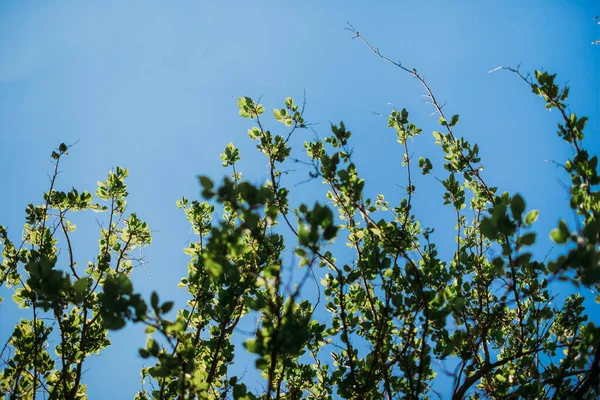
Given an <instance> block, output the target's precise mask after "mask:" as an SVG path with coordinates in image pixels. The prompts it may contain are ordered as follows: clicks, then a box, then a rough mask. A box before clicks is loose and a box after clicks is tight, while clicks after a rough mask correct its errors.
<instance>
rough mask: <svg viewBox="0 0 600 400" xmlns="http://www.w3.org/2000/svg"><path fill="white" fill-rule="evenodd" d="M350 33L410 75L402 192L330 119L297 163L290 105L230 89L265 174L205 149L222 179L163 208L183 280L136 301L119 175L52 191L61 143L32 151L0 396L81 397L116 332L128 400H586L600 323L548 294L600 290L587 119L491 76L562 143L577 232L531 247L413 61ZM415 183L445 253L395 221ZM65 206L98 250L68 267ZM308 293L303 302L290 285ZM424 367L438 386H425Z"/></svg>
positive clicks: (599, 198) (545, 76) (532, 237)
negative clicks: (140, 341) (540, 115)
mask: <svg viewBox="0 0 600 400" xmlns="http://www.w3.org/2000/svg"><path fill="white" fill-rule="evenodd" d="M350 30H351V31H352V32H353V35H354V37H355V38H357V39H358V40H361V41H363V42H364V43H365V45H366V46H367V47H368V48H369V49H370V50H371V51H372V52H373V53H375V55H377V56H379V57H380V58H382V59H383V60H385V61H387V62H389V63H392V64H393V65H395V66H396V67H398V69H399V72H401V73H407V74H410V75H412V76H413V77H414V78H415V79H416V80H417V81H418V82H419V83H420V84H421V85H422V87H423V88H424V90H425V92H426V95H427V98H428V100H429V101H430V102H431V104H432V105H433V107H434V111H435V112H436V114H437V115H438V117H439V126H440V127H439V131H435V132H433V142H434V143H435V145H436V146H437V147H438V148H439V150H441V153H440V157H439V158H438V159H433V160H432V159H430V158H427V157H422V156H419V155H418V154H417V155H415V154H413V151H412V148H411V146H412V144H413V143H414V141H416V140H423V141H425V140H428V138H427V136H428V135H422V133H423V132H422V130H421V129H420V128H419V127H418V126H417V125H416V124H414V123H412V122H411V119H410V114H409V112H408V110H406V109H394V110H392V111H391V112H390V114H389V116H388V117H387V126H388V127H389V128H390V129H391V130H392V131H393V132H394V133H395V135H396V141H397V144H398V146H399V148H400V149H401V151H402V156H401V157H402V165H403V167H404V173H405V174H406V180H405V182H406V184H405V187H404V194H403V197H402V199H401V200H400V201H399V202H394V203H391V202H390V201H388V200H386V198H385V197H384V194H378V195H377V196H375V197H369V196H368V195H366V194H365V191H364V186H365V181H364V179H362V178H361V175H360V171H359V170H358V168H357V166H356V164H355V163H354V161H353V148H352V133H351V131H350V130H349V129H348V128H347V127H346V126H345V125H344V123H343V122H340V123H339V124H335V125H332V126H331V132H330V133H329V134H328V136H326V137H325V138H322V139H319V138H316V139H314V140H312V141H307V142H305V143H304V151H305V154H306V155H305V158H304V159H302V160H300V159H295V158H292V157H291V142H290V138H291V137H292V136H293V135H295V134H296V132H297V131H299V130H305V129H310V128H311V125H310V123H309V121H308V119H305V118H307V117H306V116H305V113H304V105H303V103H302V102H301V103H298V102H296V101H295V100H294V99H292V98H287V99H285V100H284V102H283V103H282V104H281V105H279V106H278V107H276V108H274V110H273V120H270V118H266V116H265V114H266V113H265V106H263V105H262V104H260V103H259V102H258V101H257V100H255V99H252V98H250V97H240V98H239V99H238V102H237V104H238V108H239V115H240V116H241V117H242V118H245V119H247V120H249V121H250V124H249V129H248V136H249V138H250V140H253V141H254V142H255V143H256V148H257V150H258V151H259V152H260V153H262V154H263V155H264V157H265V159H266V162H267V169H266V171H265V172H266V175H267V177H268V178H267V181H266V183H265V184H263V185H260V184H255V183H252V182H249V181H247V180H245V179H244V176H243V175H242V171H239V170H238V169H237V168H236V165H237V164H238V162H239V161H240V159H241V154H240V151H239V149H238V148H236V146H235V145H234V144H233V143H231V144H229V145H227V147H226V148H225V150H224V152H223V153H222V154H221V160H222V164H223V166H224V167H226V168H228V169H230V174H229V175H228V176H227V177H225V178H224V179H223V180H217V179H216V178H215V177H208V176H200V177H199V178H198V180H199V185H200V187H201V195H202V198H201V199H194V200H192V199H187V198H185V197H184V198H182V199H181V200H179V201H178V202H177V207H178V208H180V209H181V210H182V212H183V214H184V215H185V217H186V218H187V220H188V221H189V223H190V225H191V228H192V230H193V233H194V234H195V235H196V238H195V239H194V240H193V241H191V242H190V243H189V246H188V247H187V248H186V249H184V252H185V253H186V254H187V255H189V263H188V274H187V276H185V277H183V278H182V279H181V282H180V287H181V288H183V289H184V290H186V291H187V292H188V294H189V301H188V302H187V304H175V303H174V302H173V301H168V300H165V299H163V298H161V296H160V293H159V292H153V293H152V295H151V296H149V298H144V296H142V295H141V294H140V293H138V292H136V291H135V290H134V285H133V284H134V282H132V280H131V279H130V274H131V271H132V269H133V268H134V266H135V264H136V261H137V260H136V258H135V253H134V250H135V249H137V248H140V247H144V246H148V245H150V244H151V238H152V231H151V229H150V227H149V226H148V225H147V224H146V223H145V222H144V221H143V219H142V217H141V216H138V215H136V213H134V212H130V211H129V210H128V208H127V196H128V189H127V184H126V178H127V176H128V174H129V171H128V170H127V169H126V168H121V167H117V168H115V169H114V170H111V171H110V172H109V173H108V176H107V177H106V179H105V180H104V181H101V182H98V188H97V190H96V192H95V194H94V195H93V194H92V193H89V192H87V191H78V190H77V189H75V188H73V189H72V190H70V191H60V190H57V189H55V184H56V182H57V180H58V178H59V171H60V168H59V167H60V165H61V164H60V162H61V160H62V159H63V157H65V156H66V155H67V153H68V152H69V151H70V150H71V147H70V146H67V145H65V144H60V146H59V147H58V149H56V150H55V151H54V152H52V154H51V157H52V160H53V163H54V170H53V172H52V174H51V183H50V187H49V189H48V190H47V191H46V192H45V193H44V195H43V202H42V204H40V205H34V204H33V203H32V204H30V205H29V206H28V208H27V210H26V212H27V216H26V221H25V229H24V232H23V236H22V238H19V239H16V238H12V237H10V238H9V236H8V233H7V230H6V229H5V228H4V227H1V228H0V239H1V240H2V250H3V251H2V264H1V266H0V284H1V285H3V286H4V287H6V288H9V289H11V290H12V291H13V292H14V294H13V301H14V302H16V303H17V304H18V305H19V306H20V307H22V308H24V309H25V311H24V314H23V315H24V316H27V318H24V319H22V320H21V321H20V322H19V323H18V324H17V326H15V328H14V332H13V334H12V335H11V338H10V340H9V342H8V344H7V346H6V347H5V349H4V350H3V352H2V368H3V369H2V372H1V373H0V393H2V395H4V396H7V397H8V398H11V399H18V398H37V397H40V398H50V399H84V398H86V397H87V395H86V385H85V383H84V380H83V378H82V374H83V371H84V368H85V361H86V359H88V358H89V357H91V356H93V355H95V354H99V353H101V352H102V351H103V350H104V349H105V348H106V347H107V346H109V345H110V339H109V331H111V330H119V329H126V326H127V325H128V324H141V325H143V326H145V329H146V334H147V344H146V346H145V347H143V348H140V349H139V355H140V356H141V357H142V358H144V359H147V360H148V363H149V365H150V366H148V367H146V368H144V369H143V370H142V371H141V375H142V389H141V390H140V391H139V393H138V394H137V395H136V397H135V398H136V399H196V398H197V399H219V398H233V399H303V398H307V399H330V398H348V399H382V398H384V399H393V398H411V399H417V398H436V397H442V398H443V397H444V396H450V397H451V398H453V399H462V398H470V399H477V398H507V397H508V398H531V399H534V398H573V399H580V398H596V396H598V395H599V393H598V392H599V384H600V327H597V326H595V325H594V323H593V322H590V321H589V320H588V316H587V314H586V311H585V310H584V306H583V302H584V298H583V297H582V296H580V295H578V294H572V295H568V296H566V298H565V299H564V301H561V302H557V301H555V299H556V296H557V294H556V291H555V289H556V288H557V287H559V286H557V285H562V286H567V285H570V286H572V285H580V286H584V287H589V288H593V289H594V290H596V291H598V290H600V286H599V284H600V249H599V240H600V192H598V191H597V185H598V184H599V183H600V178H599V177H598V173H597V167H598V158H597V157H596V156H592V155H591V154H590V153H589V152H588V151H587V150H586V148H585V147H584V145H583V138H584V129H585V126H586V122H587V118H586V117H579V116H577V115H576V114H575V113H572V112H570V111H569V109H568V105H567V100H568V96H569V88H568V87H566V86H559V85H558V83H557V82H556V75H554V74H551V73H549V72H544V71H536V72H535V73H534V74H533V75H532V76H530V75H528V74H524V73H522V72H521V71H520V70H519V69H515V68H502V70H506V71H507V72H510V73H513V74H514V75H515V77H516V78H518V79H516V80H515V81H518V80H520V81H523V82H524V83H525V86H524V87H528V88H529V89H530V90H531V91H532V92H533V94H535V95H537V96H539V97H541V99H542V100H543V102H544V105H545V107H546V108H547V109H549V110H554V111H555V113H553V116H555V115H558V118H559V123H558V130H557V136H558V138H559V139H560V140H563V141H564V142H565V144H566V145H567V146H570V147H571V148H572V150H573V156H572V157H571V158H570V159H568V160H566V161H565V162H564V163H563V164H562V167H563V169H564V171H566V173H567V174H568V175H569V177H570V179H571V186H570V188H569V196H570V199H571V202H570V205H571V208H572V211H569V210H567V211H566V213H568V212H574V213H576V216H577V217H576V222H577V224H576V226H572V224H571V226H570V224H568V223H567V222H566V221H565V220H561V221H560V222H559V223H558V224H557V227H556V228H555V229H554V230H552V231H551V232H549V235H550V237H551V238H552V240H553V241H554V242H555V243H556V244H557V245H560V246H562V247H561V248H562V249H563V252H562V255H561V256H559V257H558V258H557V259H551V260H548V259H546V258H539V257H536V256H535V255H534V254H533V253H532V252H531V251H530V248H531V246H532V245H534V244H535V242H536V239H537V233H536V231H535V222H536V220H537V218H538V214H539V213H538V211H537V210H535V209H529V208H528V207H527V205H526V202H525V199H524V198H523V196H521V195H519V194H518V193H506V192H504V193H503V192H501V188H498V187H497V186H495V184H494V183H493V182H487V181H486V179H485V174H484V172H483V168H482V161H481V158H480V156H479V147H478V145H477V144H471V143H469V142H468V141H467V140H465V139H464V138H462V137H461V136H460V135H459V133H458V130H459V127H460V124H459V116H458V115H445V113H444V109H443V106H442V105H441V104H439V103H438V101H437V100H436V97H435V95H434V92H433V90H432V89H431V88H430V87H429V85H428V84H427V82H426V81H425V79H424V78H423V77H422V76H421V75H420V74H419V73H418V71H417V70H416V69H413V68H411V67H407V66H405V65H403V64H401V63H399V62H395V61H393V60H392V59H390V58H387V57H386V56H384V55H383V54H381V53H380V52H379V50H378V49H377V48H376V47H374V46H372V45H371V44H369V43H368V42H367V41H365V40H364V39H363V37H362V36H361V35H360V33H359V32H358V31H356V30H354V28H352V27H350ZM421 136H424V137H421ZM291 164H304V165H305V166H306V167H307V169H308V176H307V178H308V179H316V180H319V181H321V182H322V183H323V184H324V185H325V187H326V188H327V194H326V196H325V197H323V198H315V199H314V200H315V201H314V203H311V204H301V205H299V206H297V207H295V206H292V205H291V204H293V199H291V198H290V193H291V191H290V188H289V187H287V186H286V185H285V184H284V183H283V180H282V177H283V176H285V174H286V172H287V168H288V167H289V165H291ZM417 174H422V175H425V176H426V177H428V178H430V180H431V182H432V183H433V184H437V185H440V187H441V188H442V190H443V202H444V204H445V206H446V207H448V208H449V209H451V210H452V212H453V213H454V214H455V216H456V218H455V221H454V224H455V235H454V236H453V237H449V238H445V239H444V240H446V241H448V242H452V243H453V244H454V245H455V251H454V252H453V254H452V255H451V256H450V257H449V258H445V257H443V256H442V255H441V254H440V252H439V246H438V244H436V243H435V241H434V240H433V235H432V234H433V229H432V228H431V227H428V226H425V225H424V224H423V223H421V221H420V219H419V216H418V215H415V213H414V211H413V210H414V204H415V202H416V201H418V187H416V185H415V184H414V181H415V179H414V178H415V176H416V175H417ZM217 181H218V183H217ZM431 211H432V212H435V210H431ZM75 212H85V213H88V214H89V218H102V223H101V227H100V231H99V234H98V251H97V254H95V255H90V256H89V261H88V262H87V264H86V265H79V261H78V259H77V258H76V257H75V255H74V254H75V251H74V241H73V237H74V236H75V235H76V226H75V225H74V224H73V223H72V222H70V218H71V215H72V214H73V213H75ZM542 234H546V232H542ZM334 243H343V244H345V245H346V246H347V247H348V248H349V250H342V249H341V247H339V246H336V245H335V244H334ZM286 251H293V253H294V257H295V260H297V263H298V267H299V268H300V271H301V276H300V277H299V278H298V277H296V278H294V277H293V276H292V275H291V274H290V273H289V271H290V270H291V269H292V267H294V266H293V265H292V266H290V265H289V262H287V261H285V260H286V259H287V257H286V254H288V253H286ZM348 251H350V252H351V253H348ZM561 281H562V282H561ZM555 282H558V283H557V284H555ZM309 285H313V286H314V288H316V289H314V291H313V292H312V293H316V295H314V296H313V295H311V296H308V295H306V294H305V293H306V292H307V290H308V286H309ZM244 319H251V320H253V321H255V330H254V331H253V332H250V333H245V332H241V331H240V330H239V329H238V327H239V323H240V321H242V320H244ZM240 341H243V345H242V346H239V345H237V346H236V343H240ZM240 352H249V353H251V354H253V355H254V357H255V365H254V366H252V368H256V369H257V370H259V371H261V376H262V381H261V383H260V384H259V385H257V384H255V383H254V382H249V381H248V380H246V379H245V376H244V373H243V371H241V372H240V369H239V368H236V367H237V366H236V360H238V359H239V354H240ZM90 374H93V371H91V372H90ZM440 379H446V380H447V381H448V382H449V384H448V386H449V387H450V389H448V388H446V389H445V390H446V391H445V392H443V393H442V392H441V390H442V389H441V388H440V387H439V386H436V380H440Z"/></svg>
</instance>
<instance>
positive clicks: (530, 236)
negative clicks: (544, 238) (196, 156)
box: [517, 232, 536, 246]
mask: <svg viewBox="0 0 600 400" xmlns="http://www.w3.org/2000/svg"><path fill="white" fill-rule="evenodd" d="M535 237H536V234H535V233H534V232H529V233H526V234H525V235H523V236H521V237H519V238H518V239H517V240H518V242H520V244H521V245H523V246H531V245H533V244H534V243H535Z"/></svg>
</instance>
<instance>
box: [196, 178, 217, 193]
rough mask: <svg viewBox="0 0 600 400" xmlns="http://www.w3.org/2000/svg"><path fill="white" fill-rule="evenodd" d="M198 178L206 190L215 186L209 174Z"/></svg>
mask: <svg viewBox="0 0 600 400" xmlns="http://www.w3.org/2000/svg"><path fill="white" fill-rule="evenodd" d="M198 180H200V185H201V186H202V188H204V189H205V190H211V189H212V188H213V187H214V186H215V184H214V183H213V181H212V180H211V179H210V178H209V177H207V176H199V177H198Z"/></svg>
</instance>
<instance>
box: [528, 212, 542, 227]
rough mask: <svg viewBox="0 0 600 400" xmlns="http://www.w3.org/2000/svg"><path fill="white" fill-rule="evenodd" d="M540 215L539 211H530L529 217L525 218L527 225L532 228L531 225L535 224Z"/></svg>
mask: <svg viewBox="0 0 600 400" xmlns="http://www.w3.org/2000/svg"><path fill="white" fill-rule="evenodd" d="M539 214H540V212H539V211H538V210H531V211H529V212H528V213H527V215H526V216H525V224H526V225H527V226H531V224H533V223H534V222H535V221H537V219H538V215H539Z"/></svg>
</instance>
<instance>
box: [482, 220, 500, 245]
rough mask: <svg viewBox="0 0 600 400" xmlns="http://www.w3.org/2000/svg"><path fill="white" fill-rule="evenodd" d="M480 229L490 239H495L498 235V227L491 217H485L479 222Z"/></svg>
mask: <svg viewBox="0 0 600 400" xmlns="http://www.w3.org/2000/svg"><path fill="white" fill-rule="evenodd" d="M479 229H480V230H481V233H482V234H483V236H485V237H486V238H488V239H490V240H495V239H496V238H497V237H498V228H496V226H495V225H494V222H493V221H492V219H491V218H487V217H485V218H483V219H482V220H481V223H480V224H479Z"/></svg>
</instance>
